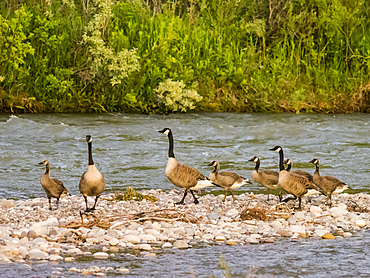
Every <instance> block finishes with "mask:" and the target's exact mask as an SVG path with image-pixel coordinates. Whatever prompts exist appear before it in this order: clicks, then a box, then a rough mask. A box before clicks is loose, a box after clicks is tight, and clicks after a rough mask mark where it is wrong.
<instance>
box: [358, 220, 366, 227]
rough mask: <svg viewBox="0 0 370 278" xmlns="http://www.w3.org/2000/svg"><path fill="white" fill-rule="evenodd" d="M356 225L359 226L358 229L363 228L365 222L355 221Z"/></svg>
mask: <svg viewBox="0 0 370 278" xmlns="http://www.w3.org/2000/svg"><path fill="white" fill-rule="evenodd" d="M356 225H357V226H359V227H360V228H363V227H365V226H366V222H365V220H362V219H361V220H357V221H356Z"/></svg>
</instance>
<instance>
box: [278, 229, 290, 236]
mask: <svg viewBox="0 0 370 278" xmlns="http://www.w3.org/2000/svg"><path fill="white" fill-rule="evenodd" d="M276 234H278V235H280V236H282V237H291V236H292V232H290V231H287V230H283V229H282V230H278V231H276Z"/></svg>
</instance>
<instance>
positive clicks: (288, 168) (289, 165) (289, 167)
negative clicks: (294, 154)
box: [286, 164, 292, 172]
mask: <svg viewBox="0 0 370 278" xmlns="http://www.w3.org/2000/svg"><path fill="white" fill-rule="evenodd" d="M290 169H292V164H288V166H287V168H286V170H287V171H288V172H290Z"/></svg>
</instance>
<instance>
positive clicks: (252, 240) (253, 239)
mask: <svg viewBox="0 0 370 278" xmlns="http://www.w3.org/2000/svg"><path fill="white" fill-rule="evenodd" d="M246 242H247V243H250V244H259V243H260V241H259V239H257V238H256V237H252V236H249V237H248V238H247V239H246Z"/></svg>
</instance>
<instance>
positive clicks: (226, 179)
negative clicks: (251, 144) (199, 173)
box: [208, 160, 250, 201]
mask: <svg viewBox="0 0 370 278" xmlns="http://www.w3.org/2000/svg"><path fill="white" fill-rule="evenodd" d="M208 166H212V167H214V169H213V171H212V172H211V173H210V174H209V177H208V178H209V179H210V180H211V181H212V182H213V183H214V184H216V185H218V186H220V187H222V188H223V189H225V190H226V192H225V197H224V199H223V201H225V200H226V196H227V192H230V193H231V195H232V196H233V199H234V200H235V196H234V194H233V192H232V190H233V189H237V188H240V187H241V186H243V185H245V184H248V183H250V181H248V179H246V178H244V177H241V176H239V175H238V174H236V173H234V172H230V171H222V172H220V171H219V170H220V163H219V162H218V161H216V160H213V161H212V162H211V163H210V164H208Z"/></svg>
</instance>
